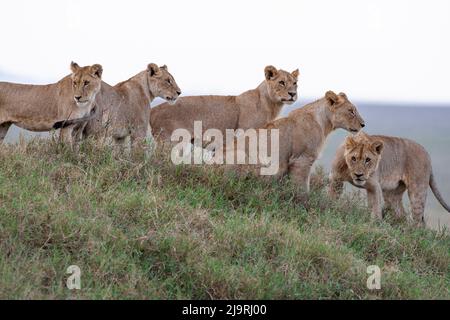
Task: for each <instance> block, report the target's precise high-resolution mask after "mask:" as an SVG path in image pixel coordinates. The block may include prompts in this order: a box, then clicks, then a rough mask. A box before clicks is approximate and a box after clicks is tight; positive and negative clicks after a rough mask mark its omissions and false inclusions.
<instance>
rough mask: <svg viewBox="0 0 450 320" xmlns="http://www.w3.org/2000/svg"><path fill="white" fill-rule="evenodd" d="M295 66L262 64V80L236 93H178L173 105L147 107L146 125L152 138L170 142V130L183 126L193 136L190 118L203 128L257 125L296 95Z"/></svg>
mask: <svg viewBox="0 0 450 320" xmlns="http://www.w3.org/2000/svg"><path fill="white" fill-rule="evenodd" d="M298 76H299V72H298V70H295V71H293V72H292V73H289V72H286V71H283V70H277V69H276V68H275V67H273V66H268V67H266V68H265V78H266V79H265V80H264V81H263V82H262V83H261V84H260V85H259V86H258V87H257V88H256V89H253V90H249V91H246V92H244V93H242V94H241V95H238V96H193V97H182V98H180V99H178V101H177V103H175V104H174V105H169V104H167V103H164V104H161V105H159V106H157V107H155V108H152V111H151V120H150V125H151V129H152V134H153V137H155V139H157V140H160V141H164V142H170V138H171V135H172V132H173V131H174V130H176V129H187V130H188V131H189V132H190V133H191V135H192V136H193V134H194V133H193V128H194V121H201V122H202V128H203V131H206V130H208V129H218V130H220V131H221V132H222V134H223V135H224V136H225V130H226V129H239V128H242V129H248V128H258V127H261V126H263V125H265V124H266V123H268V122H270V121H272V120H273V119H275V118H276V117H277V116H278V115H279V113H280V111H281V109H282V107H283V105H284V104H292V103H294V102H295V101H296V99H297V79H298Z"/></svg>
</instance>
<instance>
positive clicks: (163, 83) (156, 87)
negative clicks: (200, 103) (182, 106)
mask: <svg viewBox="0 0 450 320" xmlns="http://www.w3.org/2000/svg"><path fill="white" fill-rule="evenodd" d="M147 71H148V81H149V87H150V91H151V92H152V94H153V95H155V96H156V97H160V98H162V99H165V100H167V101H168V102H169V103H170V104H174V103H175V102H176V101H177V99H178V97H179V96H180V94H181V90H180V88H179V87H178V85H177V83H176V82H175V79H174V78H173V76H172V75H171V74H170V73H169V70H168V68H167V66H166V65H164V66H162V67H158V66H157V65H156V64H154V63H150V64H149V65H148V67H147Z"/></svg>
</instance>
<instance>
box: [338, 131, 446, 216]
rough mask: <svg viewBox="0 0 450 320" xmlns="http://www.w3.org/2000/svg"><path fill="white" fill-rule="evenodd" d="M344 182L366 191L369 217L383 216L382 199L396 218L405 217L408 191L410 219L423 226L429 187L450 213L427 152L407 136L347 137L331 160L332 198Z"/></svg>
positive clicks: (339, 191)
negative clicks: (404, 201) (370, 214)
mask: <svg viewBox="0 0 450 320" xmlns="http://www.w3.org/2000/svg"><path fill="white" fill-rule="evenodd" d="M344 182H349V183H351V184H352V185H354V186H356V187H358V188H363V189H365V190H366V191H367V199H368V204H369V207H370V208H371V210H372V216H373V217H374V218H377V219H382V209H383V203H382V202H383V199H384V202H385V206H386V207H387V208H389V209H392V210H393V211H394V212H395V214H396V216H397V217H398V218H401V217H404V216H405V215H406V213H405V210H404V208H403V204H402V198H403V194H404V193H405V191H407V192H408V196H409V199H410V203H411V209H412V218H413V220H414V221H415V222H416V223H417V224H419V225H423V224H424V210H425V202H426V198H427V190H428V187H429V186H430V187H431V189H432V191H433V193H434V195H435V196H436V198H437V199H438V201H439V202H440V203H441V204H442V206H443V207H444V208H445V209H446V210H447V211H449V212H450V207H449V206H448V205H447V204H446V203H445V201H444V199H443V197H442V196H441V194H440V192H439V190H438V188H437V185H436V182H435V180H434V177H433V172H432V166H431V160H430V156H429V154H428V152H427V151H426V150H425V148H424V147H422V146H421V145H420V144H418V143H416V142H414V141H412V140H409V139H404V138H396V137H387V136H379V135H374V136H370V135H368V134H366V133H364V132H361V133H359V134H358V135H357V136H355V137H348V138H347V139H346V141H345V143H344V144H343V145H342V146H340V148H339V149H338V151H337V153H336V157H335V159H334V162H333V166H332V171H331V174H330V188H329V193H330V195H331V196H332V197H339V195H340V194H341V193H342V190H343V183H344Z"/></svg>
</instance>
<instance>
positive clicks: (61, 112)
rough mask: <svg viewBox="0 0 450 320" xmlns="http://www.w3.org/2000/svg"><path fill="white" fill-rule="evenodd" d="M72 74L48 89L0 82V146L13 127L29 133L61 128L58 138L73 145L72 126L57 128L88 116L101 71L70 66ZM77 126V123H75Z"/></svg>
mask: <svg viewBox="0 0 450 320" xmlns="http://www.w3.org/2000/svg"><path fill="white" fill-rule="evenodd" d="M70 68H71V70H72V74H71V75H68V76H66V77H64V78H63V79H61V80H60V81H59V82H57V83H54V84H48V85H26V84H15V83H8V82H0V142H3V140H4V138H5V137H6V134H7V133H8V129H9V127H10V126H11V125H12V124H14V125H16V126H18V127H20V128H23V129H26V130H30V131H37V132H42V131H50V130H52V129H56V128H58V127H61V128H62V129H61V137H62V139H63V140H64V141H65V142H67V143H68V144H70V145H71V144H72V142H73V139H72V134H73V131H74V127H75V125H68V124H67V125H66V124H65V125H60V126H58V125H57V123H58V122H59V123H61V122H62V123H64V122H65V121H69V122H70V123H71V124H72V122H71V121H72V120H73V119H78V118H83V117H87V116H89V114H90V113H91V111H92V109H93V108H94V105H95V98H96V96H97V94H98V92H99V91H100V87H101V82H102V81H101V77H102V72H103V68H102V66H101V65H99V64H94V65H92V66H86V67H80V66H79V65H78V64H77V63H75V62H72V63H71V65H70ZM74 123H76V121H74Z"/></svg>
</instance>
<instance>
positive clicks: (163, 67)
mask: <svg viewBox="0 0 450 320" xmlns="http://www.w3.org/2000/svg"><path fill="white" fill-rule="evenodd" d="M159 68H160V69H163V70H166V71H169V68H167V66H166V65H163V66H161V67H159Z"/></svg>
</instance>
